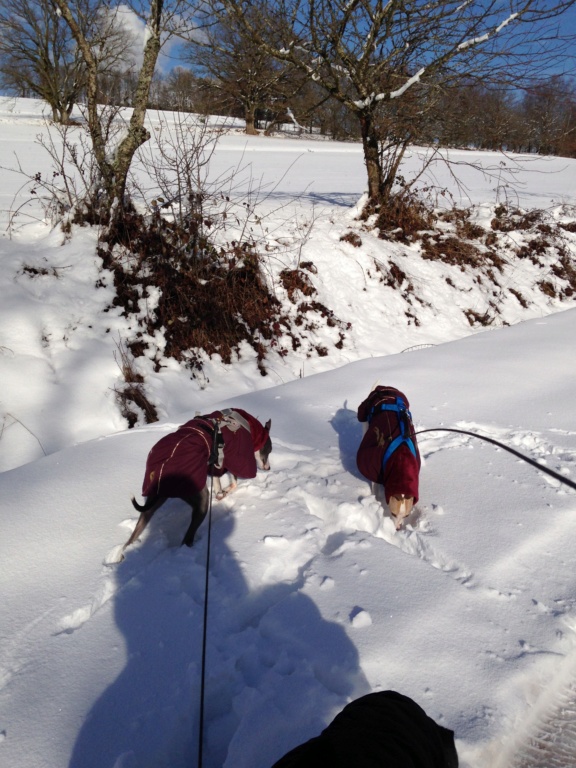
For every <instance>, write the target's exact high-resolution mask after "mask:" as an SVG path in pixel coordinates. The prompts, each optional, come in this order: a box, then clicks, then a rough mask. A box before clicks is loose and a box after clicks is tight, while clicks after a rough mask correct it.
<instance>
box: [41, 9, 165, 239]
mask: <svg viewBox="0 0 576 768" xmlns="http://www.w3.org/2000/svg"><path fill="white" fill-rule="evenodd" d="M54 3H55V5H56V7H57V9H58V12H59V13H60V14H61V15H62V18H63V19H64V20H65V22H66V24H68V26H69V28H70V31H71V33H72V36H73V37H74V40H75V42H76V45H77V46H78V50H79V52H80V55H81V57H82V60H83V63H84V66H85V69H86V76H85V77H86V86H85V90H86V101H87V119H88V130H89V132H90V137H91V140H92V148H93V152H94V157H95V160H96V164H97V166H98V170H99V173H100V184H101V190H102V197H101V210H100V211H99V213H101V214H104V215H106V213H107V212H110V216H111V224H116V223H118V222H119V221H120V220H121V219H122V215H123V212H124V206H125V203H126V200H125V192H126V182H127V178H128V172H129V170H130V165H131V164H132V159H133V157H134V154H135V152H136V151H137V149H138V147H140V146H141V145H142V144H143V143H144V142H145V141H147V140H148V139H149V137H150V134H149V132H148V130H147V129H146V128H145V127H144V118H145V116H146V107H147V103H148V95H149V92H150V86H151V83H152V77H153V75H154V69H155V67H156V61H157V59H158V54H159V52H160V47H161V33H162V29H163V7H164V0H151V3H150V8H149V13H148V18H147V22H146V23H147V26H146V31H147V35H146V40H145V43H144V50H143V58H142V66H141V68H140V71H139V73H138V81H137V85H136V92H135V94H134V98H133V110H132V115H131V117H130V121H129V124H128V126H127V129H126V131H125V132H124V136H123V137H122V138H121V140H119V141H118V142H117V144H116V146H115V148H114V149H113V151H110V147H109V145H108V137H109V133H108V131H107V127H108V126H109V118H108V119H107V120H103V117H102V113H101V111H100V110H99V106H98V95H99V82H98V78H99V59H98V56H97V54H96V52H95V49H94V45H93V41H92V39H91V37H90V36H89V34H88V33H87V31H86V29H85V27H84V25H83V16H82V13H81V12H80V10H79V8H78V6H76V5H73V4H72V2H71V0H54Z"/></svg>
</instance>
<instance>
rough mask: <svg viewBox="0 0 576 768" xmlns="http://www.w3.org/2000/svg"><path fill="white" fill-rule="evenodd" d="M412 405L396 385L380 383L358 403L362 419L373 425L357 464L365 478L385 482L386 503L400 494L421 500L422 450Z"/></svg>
mask: <svg viewBox="0 0 576 768" xmlns="http://www.w3.org/2000/svg"><path fill="white" fill-rule="evenodd" d="M409 407H410V404H409V402H408V398H407V397H406V395H404V394H403V393H402V392H400V391H399V390H398V389H395V388H394V387H376V388H375V389H374V390H372V392H371V393H370V394H369V395H368V397H367V398H366V400H364V401H363V402H362V403H361V404H360V406H359V407H358V421H367V422H368V424H369V426H368V430H367V431H366V434H365V435H364V437H363V439H362V442H361V443H360V447H359V448H358V453H357V455H356V464H357V466H358V469H359V470H360V472H361V473H362V474H363V475H364V477H365V478H367V479H368V480H370V481H372V482H373V483H380V484H381V485H383V486H384V493H385V495H386V503H389V501H390V497H391V496H397V495H400V494H404V495H406V496H413V497H414V503H416V502H417V501H418V476H419V473H420V454H419V452H418V444H417V442H416V435H415V433H414V426H413V424H412V418H411V416H410V412H409V410H408V409H409ZM398 408H399V409H400V410H398ZM395 441H396V442H395Z"/></svg>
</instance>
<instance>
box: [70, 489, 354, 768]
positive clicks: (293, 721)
mask: <svg viewBox="0 0 576 768" xmlns="http://www.w3.org/2000/svg"><path fill="white" fill-rule="evenodd" d="M174 504H178V502H177V501H175V502H174ZM166 506H168V507H169V505H166ZM186 509H187V508H186ZM186 514H188V513H186ZM171 518H174V521H171ZM176 518H178V519H176ZM172 522H173V523H174V525H173V527H174V530H173V531H172V532H171V533H170V536H169V538H170V539H172V540H173V543H174V544H176V545H177V544H178V543H179V541H180V539H181V535H182V531H181V526H182V517H179V515H176V514H174V510H172V512H170V509H169V510H168V512H167V513H166V515H165V525H168V526H170V525H171V524H172ZM154 524H155V520H153V521H152V522H151V524H150V526H149V527H150V528H151V529H152V533H153V532H154ZM207 526H208V520H207V521H205V523H204V524H203V525H202V527H201V528H200V530H199V532H198V534H197V537H196V541H195V544H194V547H193V548H192V549H188V548H187V547H178V546H170V547H168V548H167V547H166V541H165V540H164V541H162V542H158V541H156V542H155V541H154V537H153V536H152V534H151V533H150V532H149V534H148V538H144V541H143V542H142V544H141V546H140V547H138V548H137V549H135V550H133V551H130V550H127V552H126V558H125V560H124V561H123V562H122V563H120V564H119V565H118V566H117V571H116V594H115V598H114V600H115V603H114V610H115V618H116V622H117V625H118V628H119V630H120V631H121V633H122V635H123V637H124V642H125V653H126V665H125V667H124V669H123V670H122V671H121V673H120V674H119V675H118V677H117V678H116V680H114V682H113V683H111V684H110V685H109V686H108V687H107V688H106V690H105V691H104V692H103V693H102V694H101V695H100V697H99V698H98V699H97V700H96V701H95V702H94V704H93V706H92V708H91V710H90V712H89V715H88V717H87V718H86V720H85V721H84V723H83V725H82V727H81V729H80V731H79V733H78V736H77V739H76V742H75V745H74V748H73V752H72V756H71V759H70V763H69V768H190V766H196V765H198V751H199V747H198V744H199V736H200V734H199V721H200V710H201V696H200V692H201V673H202V670H201V666H202V665H201V661H202V635H203V626H204V593H205V584H206V580H205V573H206V570H205V565H206V544H207V539H208V528H207ZM233 527H234V517H233V514H232V512H231V511H230V510H229V509H226V508H222V507H219V506H218V505H216V506H215V508H213V510H212V523H211V552H210V579H209V592H208V595H209V597H208V612H207V630H206V636H207V644H206V664H205V695H204V702H203V722H204V728H203V731H204V734H203V741H202V744H203V761H202V762H203V766H204V768H222V767H223V766H228V767H230V768H231V767H232V766H233V767H234V768H269V766H270V765H272V764H273V763H274V762H275V761H276V760H278V759H279V758H280V757H281V756H282V755H284V754H285V753H286V752H288V751H289V750H290V749H292V748H293V747H294V746H296V745H297V744H299V743H301V742H302V741H305V740H306V739H308V738H310V737H311V736H314V735H316V734H317V733H318V732H319V731H320V730H322V729H323V728H324V727H325V726H326V724H327V723H328V722H329V721H330V719H331V718H332V716H333V713H334V711H335V710H338V709H342V707H343V706H344V705H345V704H346V703H347V701H348V700H349V699H350V698H351V697H355V696H358V695H362V694H364V693H366V692H368V690H369V688H368V685H367V682H366V680H365V678H364V676H363V674H362V672H361V670H360V668H359V665H358V653H357V651H356V648H355V647H354V645H353V644H352V642H351V641H350V639H349V638H348V636H347V634H346V632H345V630H344V629H343V628H342V626H341V625H339V624H336V623H333V622H330V621H326V620H324V619H323V618H322V616H321V614H320V612H319V610H318V608H317V607H316V605H315V604H314V602H313V601H312V600H311V599H310V598H309V597H307V596H306V595H304V594H303V593H302V591H301V587H302V586H303V584H304V578H305V577H304V575H303V574H304V571H305V566H303V567H302V569H301V571H300V576H299V577H298V578H297V579H296V581H294V582H281V583H278V584H276V585H273V586H267V587H264V588H262V589H257V590H251V589H250V588H249V587H248V585H247V583H246V581H245V579H244V577H243V575H242V570H241V564H240V563H239V562H238V561H237V558H236V556H235V554H234V553H233V552H232V551H231V550H230V548H229V547H228V545H227V543H226V540H227V538H228V537H229V535H230V533H231V532H232V530H233ZM156 531H157V529H156ZM98 651H99V649H98V648H95V652H98ZM100 652H103V653H110V652H111V649H108V648H104V649H100ZM93 668H94V660H93V659H92V660H91V661H90V664H89V665H88V670H92V669H93ZM76 684H77V685H79V686H81V685H83V684H86V685H87V686H90V689H93V688H94V687H95V685H96V684H97V683H96V682H95V681H94V680H86V681H82V680H78V681H76Z"/></svg>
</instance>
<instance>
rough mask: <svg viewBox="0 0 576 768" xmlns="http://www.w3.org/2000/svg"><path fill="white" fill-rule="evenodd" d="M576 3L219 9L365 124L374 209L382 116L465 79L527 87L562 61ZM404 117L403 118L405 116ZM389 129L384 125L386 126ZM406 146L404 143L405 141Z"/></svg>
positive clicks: (359, 2) (432, 0) (396, 1)
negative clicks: (566, 18) (564, 29)
mask: <svg viewBox="0 0 576 768" xmlns="http://www.w3.org/2000/svg"><path fill="white" fill-rule="evenodd" d="M575 2H576V0H307V1H305V0H221V2H220V4H219V5H218V6H212V9H211V14H212V15H213V14H214V13H219V14H220V15H221V16H222V14H224V15H230V16H232V17H233V19H234V23H235V24H236V25H237V26H238V27H239V28H240V29H242V30H243V34H244V35H245V36H247V37H249V38H250V39H252V40H257V41H258V43H259V45H261V46H262V48H263V50H264V51H265V52H266V53H268V54H270V55H272V56H274V57H276V58H277V59H278V60H280V61H287V62H290V63H291V64H293V65H294V66H296V67H299V68H300V69H301V70H302V71H303V72H305V73H306V74H307V76H308V77H310V78H312V79H314V80H315V81H316V82H317V83H319V84H321V85H322V86H323V87H324V88H325V90H326V91H328V93H329V94H330V95H331V96H332V97H333V98H335V99H337V100H338V101H340V102H341V103H343V104H345V105H346V106H347V108H348V109H349V110H350V112H352V113H353V114H354V115H355V116H356V119H357V120H358V122H359V125H360V133H361V138H362V144H363V149H364V160H365V163H366V169H367V174H368V195H369V199H370V201H371V202H372V203H377V202H378V200H380V199H381V198H382V196H383V195H384V196H386V195H387V193H388V191H389V186H390V184H391V182H393V178H392V177H391V175H390V174H389V173H386V174H383V169H382V155H381V151H380V139H381V138H382V137H381V136H380V135H379V132H378V128H377V126H378V122H379V120H380V118H379V115H380V114H381V113H382V112H386V111H389V110H390V109H392V108H394V107H395V108H396V109H397V110H399V107H398V106H395V105H398V104H399V102H402V101H403V100H405V99H406V98H408V97H409V96H410V95H411V92H413V91H414V90H415V89H417V88H419V89H420V90H421V95H420V100H421V103H422V105H423V108H425V102H424V100H423V96H424V94H425V92H426V91H428V94H429V95H430V100H429V104H432V103H434V99H433V98H432V91H433V90H434V89H439V88H446V87H447V86H448V85H449V84H451V83H454V82H457V81H459V80H460V79H462V78H463V77H467V76H468V77H469V76H471V75H472V76H474V77H475V78H478V79H480V78H482V77H486V78H491V79H492V80H494V79H500V80H501V79H503V78H511V77H515V78H516V79H517V80H518V79H522V80H524V81H525V80H526V77H527V75H528V74H530V73H532V74H535V70H536V69H538V71H539V72H541V71H542V70H545V69H546V67H547V66H549V65H550V63H551V61H552V60H553V59H555V60H560V59H561V56H562V53H563V49H562V43H563V40H562V37H561V35H560V34H559V31H558V29H557V28H556V26H555V24H554V22H555V20H557V19H558V18H559V17H560V15H561V14H562V13H563V12H564V11H565V10H566V9H567V8H569V7H571V6H572V5H574V4H575ZM399 111H401V110H399ZM385 122H386V121H384V123H385ZM403 140H404V138H403V137H402V141H403Z"/></svg>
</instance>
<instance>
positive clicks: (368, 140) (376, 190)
mask: <svg viewBox="0 0 576 768" xmlns="http://www.w3.org/2000/svg"><path fill="white" fill-rule="evenodd" d="M359 119H360V133H361V136H362V149H363V150H364V163H365V164H366V172H367V174H368V201H369V202H370V203H378V201H379V198H380V194H381V192H382V164H381V161H380V152H379V148H378V137H377V135H376V132H375V130H374V121H373V115H372V114H371V113H370V112H363V113H360V115H359Z"/></svg>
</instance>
